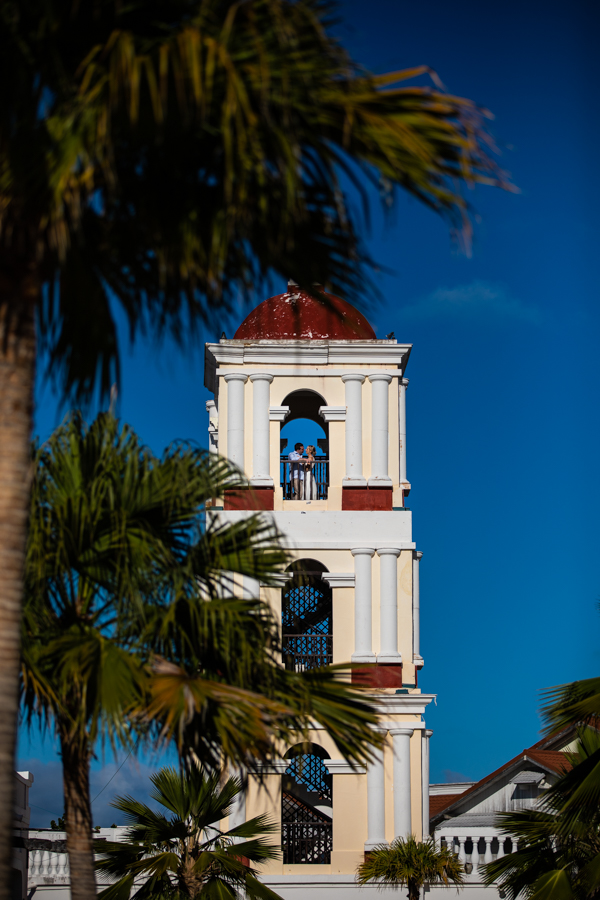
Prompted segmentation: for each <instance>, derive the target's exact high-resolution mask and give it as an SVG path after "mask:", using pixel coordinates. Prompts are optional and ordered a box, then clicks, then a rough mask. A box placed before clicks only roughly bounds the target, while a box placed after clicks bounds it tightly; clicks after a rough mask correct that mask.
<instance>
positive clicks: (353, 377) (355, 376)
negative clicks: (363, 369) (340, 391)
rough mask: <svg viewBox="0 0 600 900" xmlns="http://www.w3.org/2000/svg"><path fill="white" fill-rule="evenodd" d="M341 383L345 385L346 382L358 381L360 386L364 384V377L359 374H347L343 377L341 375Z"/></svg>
mask: <svg viewBox="0 0 600 900" xmlns="http://www.w3.org/2000/svg"><path fill="white" fill-rule="evenodd" d="M342 381H343V382H344V384H346V382H347V381H360V383H361V384H364V381H365V375H361V374H360V372H348V373H347V374H345V375H342Z"/></svg>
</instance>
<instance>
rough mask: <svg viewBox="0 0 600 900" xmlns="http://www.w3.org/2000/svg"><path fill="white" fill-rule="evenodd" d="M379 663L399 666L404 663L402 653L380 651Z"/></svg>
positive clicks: (378, 655)
mask: <svg viewBox="0 0 600 900" xmlns="http://www.w3.org/2000/svg"><path fill="white" fill-rule="evenodd" d="M377 663H378V665H380V666H399V665H401V664H402V654H401V653H400V651H398V652H397V653H378V654H377Z"/></svg>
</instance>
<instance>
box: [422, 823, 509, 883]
mask: <svg viewBox="0 0 600 900" xmlns="http://www.w3.org/2000/svg"><path fill="white" fill-rule="evenodd" d="M457 832H458V833H457ZM461 832H462V833H461ZM435 837H436V841H437V842H438V843H439V844H441V845H442V846H446V847H447V848H448V849H449V850H451V851H452V852H453V853H455V854H456V855H457V856H458V858H459V860H460V862H461V863H462V864H463V866H465V872H466V877H467V881H469V882H471V881H472V882H479V881H481V871H480V867H481V866H482V865H484V864H485V863H490V862H493V861H494V860H496V859H501V858H502V857H503V856H506V854H508V853H512V852H514V851H515V850H516V849H517V842H516V841H514V839H512V838H510V837H507V836H506V834H502V833H500V832H499V831H498V830H497V829H496V828H491V827H479V828H477V826H475V828H469V829H468V831H467V830H466V829H464V828H456V829H453V828H452V825H451V820H449V821H448V823H444V825H443V826H442V827H441V828H439V829H437V830H436V833H435Z"/></svg>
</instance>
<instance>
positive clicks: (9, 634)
mask: <svg viewBox="0 0 600 900" xmlns="http://www.w3.org/2000/svg"><path fill="white" fill-rule="evenodd" d="M36 299H37V289H36V286H35V283H34V282H33V280H29V279H26V280H25V281H23V280H22V281H21V282H20V283H19V284H18V289H17V288H15V283H14V282H13V281H12V280H11V279H7V278H5V277H0V900H8V898H9V896H10V887H9V885H10V867H11V857H12V847H11V844H12V825H13V805H14V804H13V793H14V787H15V777H14V769H15V759H14V757H15V746H16V735H17V708H18V685H19V662H20V648H19V643H20V628H21V601H22V596H23V565H24V561H25V541H26V531H27V515H28V510H29V487H30V479H31V452H30V441H31V428H32V420H33V385H34V379H35V353H36V342H35V321H34V311H35V301H36ZM9 311H10V314H9Z"/></svg>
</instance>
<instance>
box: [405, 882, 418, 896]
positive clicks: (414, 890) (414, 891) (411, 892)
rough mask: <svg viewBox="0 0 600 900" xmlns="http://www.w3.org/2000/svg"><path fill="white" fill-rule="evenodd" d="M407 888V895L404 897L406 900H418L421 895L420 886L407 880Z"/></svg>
mask: <svg viewBox="0 0 600 900" xmlns="http://www.w3.org/2000/svg"><path fill="white" fill-rule="evenodd" d="M407 886H408V894H407V895H406V896H407V897H408V900H419V895H420V893H421V891H420V885H419V884H418V883H417V882H415V881H411V880H410V879H409V881H408V885H407Z"/></svg>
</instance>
